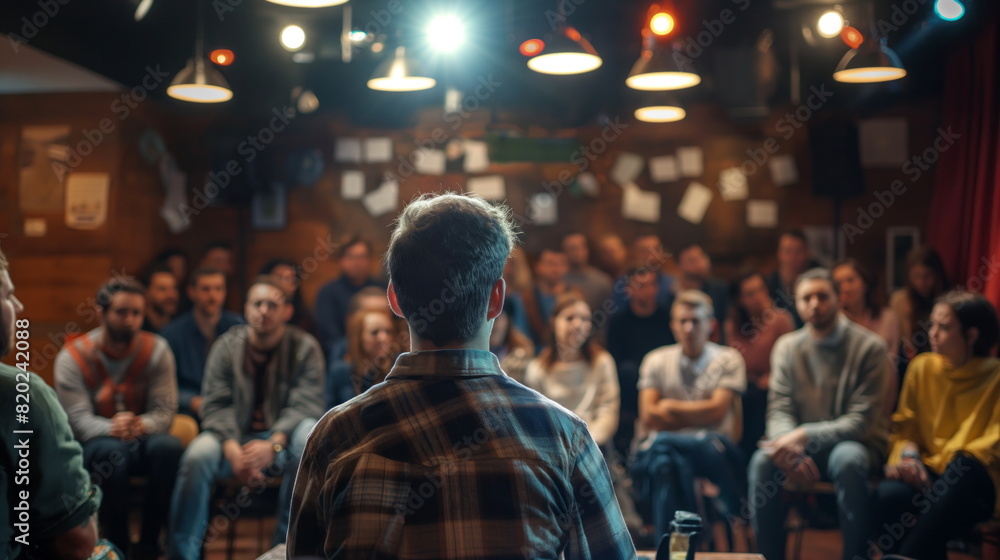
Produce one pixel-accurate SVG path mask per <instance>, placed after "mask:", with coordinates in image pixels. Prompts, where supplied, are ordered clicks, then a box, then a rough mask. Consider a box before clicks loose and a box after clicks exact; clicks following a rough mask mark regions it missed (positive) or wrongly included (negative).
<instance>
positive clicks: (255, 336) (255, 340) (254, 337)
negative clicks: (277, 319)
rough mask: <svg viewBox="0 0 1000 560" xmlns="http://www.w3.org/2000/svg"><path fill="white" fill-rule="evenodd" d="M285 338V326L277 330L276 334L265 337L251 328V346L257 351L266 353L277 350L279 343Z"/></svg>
mask: <svg viewBox="0 0 1000 560" xmlns="http://www.w3.org/2000/svg"><path fill="white" fill-rule="evenodd" d="M283 336H285V325H281V327H280V328H277V329H275V330H274V332H270V333H267V334H264V335H261V334H260V333H258V332H257V331H255V330H253V329H252V328H251V329H250V337H249V339H248V340H249V342H250V346H253V348H254V349H255V350H260V351H262V352H266V351H268V350H273V349H274V348H277V346H278V343H279V342H281V338H282V337H283Z"/></svg>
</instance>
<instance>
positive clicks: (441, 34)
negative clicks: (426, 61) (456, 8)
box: [427, 15, 465, 52]
mask: <svg viewBox="0 0 1000 560" xmlns="http://www.w3.org/2000/svg"><path fill="white" fill-rule="evenodd" d="M427 42H428V43H429V44H430V45H431V47H432V48H433V49H434V50H436V51H439V52H453V51H454V50H455V49H457V48H458V47H460V46H462V43H464V42H465V25H464V24H463V23H462V20H460V19H458V18H457V17H456V16H453V15H445V16H438V17H436V18H434V19H433V20H431V23H430V25H428V26H427Z"/></svg>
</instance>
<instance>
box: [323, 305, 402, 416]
mask: <svg viewBox="0 0 1000 560" xmlns="http://www.w3.org/2000/svg"><path fill="white" fill-rule="evenodd" d="M397 334H398V329H397V327H396V321H395V320H394V317H393V315H392V313H391V312H389V310H388V309H385V310H383V309H359V310H358V311H355V312H354V313H353V314H351V316H350V317H348V318H347V354H346V355H345V356H344V359H343V360H335V361H331V362H330V367H329V368H328V370H327V376H326V405H327V408H333V407H335V406H337V405H339V404H341V403H345V402H347V401H349V400H351V399H353V398H354V397H356V396H358V395H360V394H361V393H364V392H365V391H367V390H368V388H369V387H371V386H372V385H375V384H376V383H381V382H382V381H383V380H385V376H386V374H388V373H389V370H390V369H392V365H393V364H394V363H396V356H398V355H399V352H400V346H399V343H398V341H397Z"/></svg>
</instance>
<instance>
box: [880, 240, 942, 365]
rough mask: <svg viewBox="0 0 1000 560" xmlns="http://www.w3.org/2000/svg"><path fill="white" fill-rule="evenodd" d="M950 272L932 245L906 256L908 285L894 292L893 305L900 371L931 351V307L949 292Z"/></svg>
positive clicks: (917, 249) (918, 248)
mask: <svg viewBox="0 0 1000 560" xmlns="http://www.w3.org/2000/svg"><path fill="white" fill-rule="evenodd" d="M949 286H950V284H949V283H948V275H947V274H946V273H945V271H944V262H943V261H942V260H941V255H939V254H938V252H937V251H935V250H934V249H931V248H930V247H927V246H923V247H916V248H915V249H913V250H912V251H910V254H909V255H907V257H906V286H905V287H903V288H900V289H898V290H896V291H895V292H893V293H892V295H891V296H890V297H889V307H891V308H892V310H893V311H894V312H895V313H896V317H899V332H900V333H901V334H902V342H903V344H902V349H901V352H900V359H899V360H898V361H897V371H898V372H899V375H900V376H902V375H903V374H904V373H905V372H906V367H907V365H908V364H909V363H910V360H912V359H913V357H914V356H916V355H917V354H920V353H923V352H928V351H930V349H931V347H930V337H929V335H928V332H927V325H929V324H930V314H931V308H933V307H934V302H935V301H936V300H937V298H938V296H940V295H941V294H943V293H945V292H947V291H948V289H949Z"/></svg>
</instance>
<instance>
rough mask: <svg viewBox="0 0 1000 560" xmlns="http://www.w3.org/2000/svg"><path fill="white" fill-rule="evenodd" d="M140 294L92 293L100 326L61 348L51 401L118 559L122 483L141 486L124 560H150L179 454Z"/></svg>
mask: <svg viewBox="0 0 1000 560" xmlns="http://www.w3.org/2000/svg"><path fill="white" fill-rule="evenodd" d="M145 294H146V290H145V288H143V287H142V285H140V284H139V283H138V282H135V281H134V280H129V279H120V278H115V279H112V280H110V281H108V282H107V283H106V284H104V285H103V286H102V287H101V289H100V290H99V291H98V292H97V308H96V311H97V317H98V319H99V320H100V323H101V325H100V326H99V327H97V328H96V329H94V330H92V331H90V332H89V333H86V334H84V335H82V336H79V337H77V338H75V339H73V340H71V341H69V342H67V343H66V346H65V347H63V349H62V350H60V352H59V355H58V357H57V358H56V364H55V384H56V393H57V394H58V395H59V402H60V403H61V404H62V406H63V408H64V409H65V410H66V414H67V416H68V417H69V423H70V426H71V427H72V429H73V435H74V436H76V439H77V440H78V441H80V442H81V443H82V445H83V460H84V466H85V467H86V468H87V469H88V470H89V471H90V472H91V474H92V475H93V477H94V478H95V480H97V482H98V485H99V486H100V487H101V490H102V491H103V493H104V503H103V504H102V505H101V510H100V515H99V517H100V520H101V527H102V529H103V530H104V532H105V536H106V537H107V538H108V540H110V541H111V542H112V543H114V545H115V546H117V547H118V548H119V549H121V550H122V551H127V550H129V549H130V547H131V539H130V537H129V519H128V511H129V495H130V494H131V493H132V490H131V489H130V487H129V477H130V476H133V475H136V474H145V475H146V477H147V478H148V480H149V485H148V486H147V489H148V491H147V495H146V499H145V500H144V501H143V505H142V530H141V533H140V538H139V542H138V544H137V545H136V547H135V548H134V549H133V550H132V552H131V553H129V558H133V557H135V558H140V557H141V558H156V557H157V556H158V555H159V553H160V548H159V540H160V531H161V529H162V528H163V525H164V522H165V521H166V511H167V508H168V507H169V504H170V494H171V490H172V488H173V485H174V480H175V478H176V476H177V463H178V461H179V459H180V456H181V452H183V451H184V448H183V445H182V444H181V441H180V440H179V439H177V438H176V437H174V436H172V435H170V434H169V433H167V432H168V430H169V429H170V426H171V423H172V422H173V419H174V413H175V412H176V411H177V380H176V378H175V377H174V356H173V354H172V353H171V352H170V347H169V346H167V342H166V341H165V340H163V339H162V338H161V337H159V336H158V335H155V334H152V333H148V332H145V331H142V330H141V329H140V327H141V326H142V316H143V311H144V309H145V307H146V302H145Z"/></svg>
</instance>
